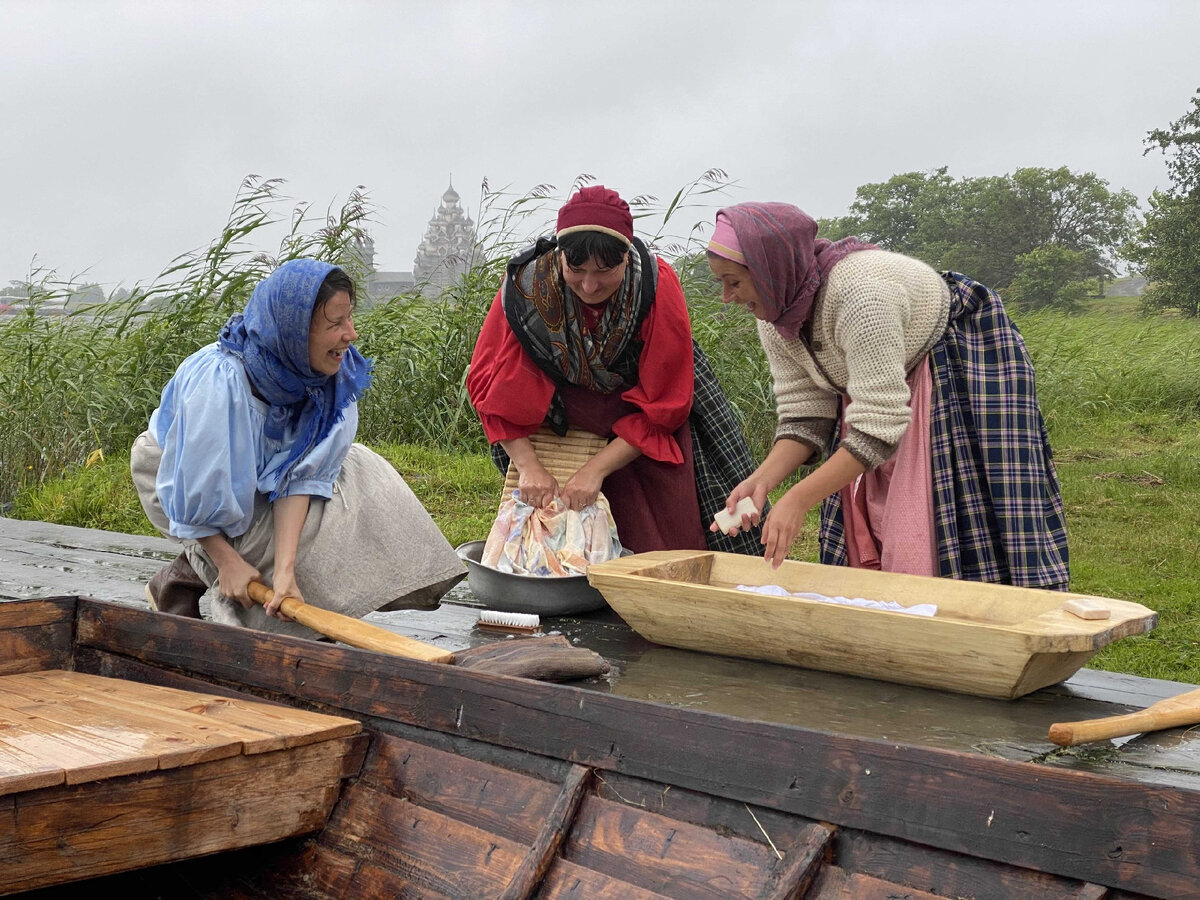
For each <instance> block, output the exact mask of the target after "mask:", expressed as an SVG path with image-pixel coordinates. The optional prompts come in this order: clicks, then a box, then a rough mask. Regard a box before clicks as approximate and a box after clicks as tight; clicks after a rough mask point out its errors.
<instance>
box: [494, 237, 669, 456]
mask: <svg viewBox="0 0 1200 900" xmlns="http://www.w3.org/2000/svg"><path fill="white" fill-rule="evenodd" d="M560 266H561V262H560V254H559V253H558V251H557V245H556V243H555V241H554V240H553V239H550V238H541V239H540V240H539V241H538V242H537V244H536V245H534V246H533V247H531V248H529V249H528V250H526V251H525V252H523V253H521V254H520V255H519V256H516V257H514V258H513V259H512V260H511V261H510V262H509V264H508V269H507V275H506V277H505V280H504V290H503V292H502V294H501V302H502V304H503V306H504V314H505V317H506V318H507V319H508V324H509V327H511V328H512V330H513V334H515V335H516V336H517V340H519V341H520V342H521V346H522V347H524V348H525V352H526V353H528V354H529V356H530V358H531V359H533V361H534V362H536V363H537V365H538V367H539V368H541V369H542V371H543V372H545V373H546V374H547V375H549V376H550V378H551V379H552V380H553V381H554V382H555V383H556V384H575V385H578V386H580V387H582V388H586V389H588V390H591V391H596V392H597V393H601V394H611V393H614V392H616V391H620V390H624V389H626V388H628V387H630V386H632V385H634V384H636V383H637V366H638V355H639V354H640V352H641V348H642V342H641V339H640V337H639V334H640V332H641V327H642V320H643V319H644V318H645V315H646V312H647V311H648V310H649V309H650V304H652V303H653V302H654V294H655V291H656V290H657V287H658V285H657V280H658V278H657V276H658V267H657V265H656V264H655V262H654V259H653V257H651V256H650V253H649V251H648V250H647V249H646V246H645V244H643V243H642V242H641V241H639V240H638V239H637V238H634V241H633V248H632V249H631V250H630V252H629V264H628V266H626V268H625V277H624V279H623V280H622V282H621V286H620V287H619V288H618V289H617V292H616V293H615V294H614V295H613V297H612V299H611V300H609V301H608V304H607V306H606V307H605V309H604V312H603V313H602V314H601V317H600V321H599V322H598V323H597V324H596V326H595V327H594V328H591V329H589V328H588V327H587V326H586V324H585V320H584V313H583V305H584V304H583V301H582V300H580V299H579V298H578V297H577V296H576V295H575V293H574V291H572V290H571V289H570V288H569V287H567V286H566V284H565V283H564V282H563V278H562V271H561V269H560ZM556 401H557V398H556ZM555 405H556V406H558V405H559V404H558V403H557V402H556V404H555ZM554 418H555V416H554V410H552V411H551V424H552V425H553V424H555V423H554ZM556 430H557V426H556ZM564 433H565V432H564Z"/></svg>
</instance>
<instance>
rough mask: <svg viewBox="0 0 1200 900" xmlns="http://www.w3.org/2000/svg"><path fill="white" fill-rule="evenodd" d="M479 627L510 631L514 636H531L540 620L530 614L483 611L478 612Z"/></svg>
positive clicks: (540, 622)
mask: <svg viewBox="0 0 1200 900" xmlns="http://www.w3.org/2000/svg"><path fill="white" fill-rule="evenodd" d="M478 624H479V627H480V628H487V629H490V630H492V631H511V632H514V633H516V634H533V633H534V632H535V631H537V630H538V628H540V627H541V624H542V620H541V619H539V618H538V617H537V616H535V615H533V614H532V613H514V612H498V611H496V610H494V609H484V610H480V612H479V623H478Z"/></svg>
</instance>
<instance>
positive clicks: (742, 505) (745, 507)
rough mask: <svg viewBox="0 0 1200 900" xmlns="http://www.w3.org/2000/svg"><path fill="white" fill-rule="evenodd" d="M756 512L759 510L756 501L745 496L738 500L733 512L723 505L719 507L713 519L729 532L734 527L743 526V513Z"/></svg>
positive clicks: (752, 513) (750, 513)
mask: <svg viewBox="0 0 1200 900" xmlns="http://www.w3.org/2000/svg"><path fill="white" fill-rule="evenodd" d="M756 512H758V507H757V506H755V505H754V501H753V500H751V499H750V498H749V497H743V498H742V499H741V500H739V501H738V502H737V506H735V507H734V508H733V512H732V513H730V512H729V510H727V509H726V508H725V507H723V506H722V507H721V508H720V509H718V510H717V514H716V515H715V516H713V521H714V522H716V523H717V527H718V528H720V529H721V530H722V531H723V532H725V533H726V534H729V532H730V531H731V530H732V529H734V528H741V527H742V516H743V515H754V514H755V513H756Z"/></svg>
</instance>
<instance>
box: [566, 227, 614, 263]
mask: <svg viewBox="0 0 1200 900" xmlns="http://www.w3.org/2000/svg"><path fill="white" fill-rule="evenodd" d="M558 249H559V250H561V251H562V254H563V256H564V257H565V258H566V260H567V265H568V266H582V265H583V264H584V263H586V262H587V261H588V260H589V259H594V260H596V264H597V265H599V266H603V267H604V268H606V269H611V268H612V267H613V266H619V265H620V264H621V260H623V259H624V258H625V256H626V254H628V253H629V245H628V244H626V243H625V242H624V241H623V240H621V239H620V238H619V237H614V236H613V235H611V234H605V233H604V232H603V231H573V232H571V233H570V234H564V235H563V236H562V237H560V238H559V239H558Z"/></svg>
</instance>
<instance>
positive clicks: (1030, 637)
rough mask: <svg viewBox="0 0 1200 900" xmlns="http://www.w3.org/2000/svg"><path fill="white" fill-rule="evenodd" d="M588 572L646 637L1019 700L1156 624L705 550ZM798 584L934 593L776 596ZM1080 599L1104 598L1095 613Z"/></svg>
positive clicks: (1130, 612)
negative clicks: (884, 605)
mask: <svg viewBox="0 0 1200 900" xmlns="http://www.w3.org/2000/svg"><path fill="white" fill-rule="evenodd" d="M588 580H589V582H590V583H591V584H592V586H593V587H595V588H597V589H598V590H599V591H600V593H601V594H603V595H604V599H605V600H607V601H608V604H609V605H610V606H611V607H612V608H613V609H614V610H616V611H617V613H619V614H620V616H621V618H623V619H624V620H625V621H626V622H627V623H628V624H629V625H630V627H632V628H633V629H634V630H635V631H637V632H638V633H639V634H641V635H642V636H643V637H644V638H646V639H647V640H650V641H653V642H655V643H656V644H664V645H666V646H670V647H682V648H686V649H690V650H701V651H704V652H706V653H719V654H722V655H725V656H738V657H744V658H749V659H761V660H766V661H768V662H775V663H783V664H786V665H793V666H802V667H804V668H809V669H820V670H823V671H827V672H841V673H844V674H848V675H859V676H864V677H867V678H876V679H880V680H883V681H894V682H898V683H901V684H915V685H921V686H923V687H931V688H937V689H940V690H948V691H958V692H961V693H966V694H977V695H979V696H984V697H1001V698H1009V699H1011V698H1015V697H1020V696H1023V695H1025V694H1028V693H1030V692H1031V691H1035V690H1037V689H1038V688H1042V687H1045V686H1046V685H1050V684H1055V683H1057V682H1059V681H1062V680H1064V679H1066V678H1069V677H1070V676H1071V675H1073V674H1074V673H1075V672H1076V671H1077V670H1078V669H1079V668H1080V667H1082V666H1083V665H1084V664H1085V663H1087V661H1088V660H1089V659H1090V658H1091V657H1092V655H1093V654H1094V653H1095V652H1096V651H1097V650H1099V649H1101V648H1102V647H1104V646H1105V645H1107V644H1109V643H1111V642H1112V641H1115V640H1117V639H1119V638H1123V637H1128V636H1130V635H1135V634H1142V633H1144V632H1147V631H1149V630H1150V629H1152V628H1153V627H1154V626H1155V624H1156V622H1157V614H1156V613H1155V612H1154V611H1153V610H1150V609H1147V608H1146V607H1144V606H1141V605H1139V604H1137V603H1129V602H1127V601H1124V600H1110V599H1107V598H1093V597H1087V598H1084V597H1082V596H1081V595H1077V594H1064V593H1062V592H1059V591H1044V590H1035V589H1030V588H1017V587H1009V586H1005V585H995V584H979V583H976V582H967V581H954V580H951V579H944V578H922V577H919V576H915V575H896V574H892V573H885V572H874V571H867V570H863V569H850V568H846V567H842V566H823V565H818V564H815V563H803V562H797V561H793V560H786V561H784V563H783V565H782V566H781V567H780V568H779V569H772V568H771V567H770V566H769V565H768V564H767V563H766V562H765V561H764V560H763V559H761V558H759V557H750V556H743V555H739V554H734V553H718V552H713V551H701V550H664V551H656V552H652V553H641V554H635V555H633V556H626V557H622V558H621V559H615V560H611V561H609V562H606V563H603V564H601V565H597V566H592V567H591V568H590V569H589V571H588ZM740 585H746V586H761V585H777V586H779V587H782V588H784V589H785V590H786V591H788V592H789V593H795V592H800V591H804V592H813V593H817V594H822V595H825V596H827V597H837V596H841V597H850V598H865V599H867V600H877V601H894V602H896V603H898V604H899V605H900V606H902V607H911V606H914V605H916V604H935V605H936V607H937V614H936V615H934V616H921V615H914V614H910V613H905V612H893V611H889V610H883V609H869V608H861V607H855V606H847V605H839V604H835V603H827V602H822V601H820V600H814V599H807V598H803V597H795V596H771V595H766V594H760V593H753V592H750V591H746V590H741V589H739V586H740ZM1071 600H1077V601H1082V600H1087V601H1089V603H1088V605H1089V606H1102V607H1103V611H1104V612H1105V613H1106V614H1107V617H1106V618H1097V619H1085V618H1081V617H1080V616H1078V615H1075V614H1073V613H1071V612H1068V611H1067V609H1065V608H1064V603H1067V602H1068V601H1071Z"/></svg>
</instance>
